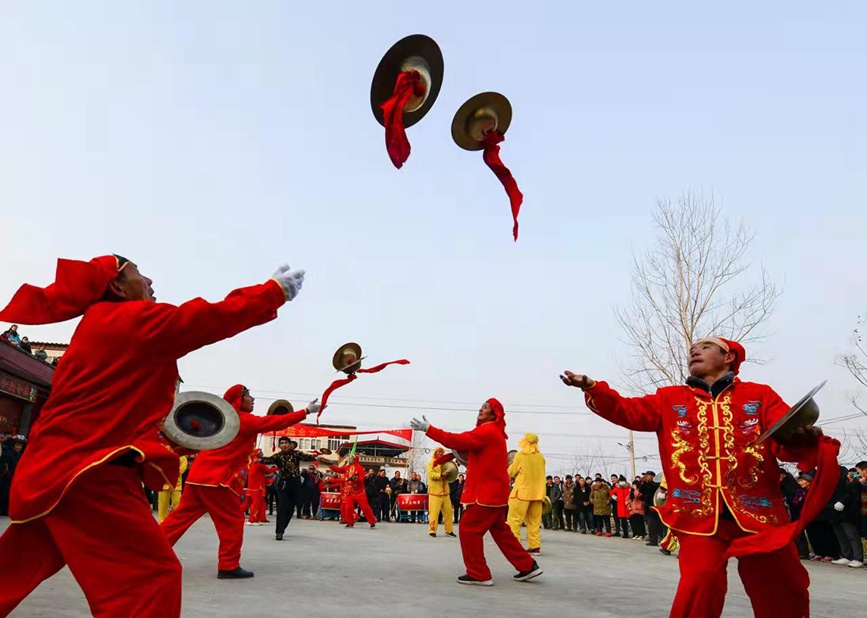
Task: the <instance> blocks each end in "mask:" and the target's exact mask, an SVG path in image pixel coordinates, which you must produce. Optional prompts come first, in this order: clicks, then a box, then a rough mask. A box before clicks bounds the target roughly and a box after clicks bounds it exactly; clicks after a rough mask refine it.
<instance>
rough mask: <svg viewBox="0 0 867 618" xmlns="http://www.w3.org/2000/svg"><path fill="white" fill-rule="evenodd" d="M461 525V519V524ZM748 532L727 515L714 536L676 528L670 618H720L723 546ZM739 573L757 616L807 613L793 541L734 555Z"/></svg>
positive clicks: (804, 616) (802, 616)
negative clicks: (675, 571) (675, 570)
mask: <svg viewBox="0 0 867 618" xmlns="http://www.w3.org/2000/svg"><path fill="white" fill-rule="evenodd" d="M462 525H463V524H462ZM745 534H746V533H745V532H743V531H741V529H740V528H738V525H737V524H736V523H734V522H733V521H730V520H728V519H720V522H719V529H718V530H717V533H716V534H715V535H713V536H696V535H694V534H685V533H682V532H678V533H677V538H678V540H679V541H680V560H679V562H680V585H679V586H678V588H677V594H676V595H675V597H674V605H673V606H672V608H671V618H719V616H721V615H722V611H723V604H724V603H725V596H726V590H727V588H728V582H727V578H726V563H727V562H728V560H727V559H726V549H727V548H728V546H729V543H731V542H732V541H733V540H734V539H736V538H738V537H741V536H743V535H745ZM738 574H739V575H740V576H741V581H742V582H743V584H744V589H745V590H746V592H747V596H749V598H750V602H751V603H752V605H753V613H754V614H755V616H756V618H779V617H782V616H785V618H808V617H809V615H810V595H809V593H808V592H807V588H808V587H809V585H810V577H809V575H808V574H807V570H806V569H805V568H804V566H803V565H802V564H801V561H800V560H799V558H798V551H797V549H796V548H795V544H794V543H791V544H790V545H788V546H786V547H785V548H783V549H781V550H779V551H775V552H771V553H767V554H753V555H751V556H743V557H741V558H739V559H738Z"/></svg>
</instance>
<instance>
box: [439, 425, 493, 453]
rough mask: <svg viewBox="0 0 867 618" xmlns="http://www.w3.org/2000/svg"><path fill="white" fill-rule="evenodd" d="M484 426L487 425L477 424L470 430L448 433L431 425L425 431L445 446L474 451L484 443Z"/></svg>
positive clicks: (485, 431)
mask: <svg viewBox="0 0 867 618" xmlns="http://www.w3.org/2000/svg"><path fill="white" fill-rule="evenodd" d="M486 427H487V425H479V426H478V427H476V428H475V429H473V430H472V431H465V432H463V433H450V432H448V431H443V430H442V429H437V428H436V427H434V426H432V425H431V426H430V427H428V429H427V432H426V433H427V436H428V437H429V438H430V439H431V440H433V441H434V442H439V443H440V444H442V445H443V446H445V447H448V448H452V449H455V450H458V451H476V450H478V449H479V448H481V446H482V445H483V444H484V443H485V434H486V433H487V429H486Z"/></svg>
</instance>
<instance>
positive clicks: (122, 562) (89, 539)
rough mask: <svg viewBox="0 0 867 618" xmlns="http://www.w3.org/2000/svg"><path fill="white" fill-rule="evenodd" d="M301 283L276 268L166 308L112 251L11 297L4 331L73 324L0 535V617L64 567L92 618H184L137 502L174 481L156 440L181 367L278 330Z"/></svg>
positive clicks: (163, 546)
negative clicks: (210, 351) (247, 335)
mask: <svg viewBox="0 0 867 618" xmlns="http://www.w3.org/2000/svg"><path fill="white" fill-rule="evenodd" d="M303 280H304V272H303V271H300V270H299V271H292V270H290V269H289V267H288V266H287V267H281V268H280V269H279V270H278V271H277V272H276V273H275V274H274V276H273V278H272V279H271V280H269V281H267V282H266V283H262V284H258V285H253V286H250V287H245V288H241V289H237V290H235V291H234V292H232V293H230V294H229V295H228V296H227V297H226V298H225V299H224V300H222V301H220V302H216V303H209V302H207V301H205V300H203V299H201V298H197V299H194V300H191V301H189V302H186V303H184V304H182V305H179V306H175V305H171V304H168V303H158V302H156V298H155V296H154V291H153V287H152V284H153V282H152V281H151V279H149V278H148V277H146V276H144V275H143V274H142V273H141V272H140V271H139V269H138V266H137V265H136V264H134V263H133V262H130V261H129V260H127V259H125V258H122V257H120V256H117V255H108V256H102V257H97V258H94V259H93V260H90V261H89V262H84V261H78V260H63V259H61V260H58V262H57V270H56V274H55V280H54V282H53V283H52V284H50V285H48V286H47V287H45V288H40V287H36V286H33V285H29V284H25V285H23V286H22V287H21V288H20V289H19V290H18V291H17V292H16V293H15V295H14V296H13V298H12V300H11V301H10V302H9V304H8V305H7V306H6V307H5V308H4V309H3V310H0V321H9V322H13V321H14V322H20V323H22V324H54V323H58V322H64V321H66V320H71V319H73V318H79V317H80V318H81V321H80V322H79V323H78V325H77V326H76V328H75V333H74V334H73V336H72V339H71V343H70V345H69V348H68V349H67V351H66V353H65V354H64V357H63V363H62V364H60V365H59V366H58V368H57V371H56V372H55V373H54V377H53V383H52V390H51V395H50V396H49V398H48V401H47V402H46V403H45V405H44V406H43V408H42V411H41V413H40V416H39V419H37V421H36V422H35V423H34V426H33V430H32V432H31V436H30V440H29V446H28V449H27V451H26V452H25V453H24V455H23V457H22V458H21V462H20V464H19V466H18V469H17V471H16V481H15V484H14V485H13V487H12V495H11V498H10V516H11V518H12V522H13V523H12V525H11V526H9V528H7V529H6V531H5V532H4V533H3V536H2V537H0V555H3V556H16V559H15V560H3V561H0V582H3V584H2V586H0V616H5V615H7V614H9V613H10V612H11V611H12V610H13V609H14V608H15V607H16V606H17V605H18V604H19V603H20V602H21V600H22V599H24V598H25V597H26V596H27V595H28V594H30V592H31V591H32V590H33V589H34V588H36V586H38V585H39V583H40V582H42V581H43V580H45V579H47V578H49V577H51V576H52V575H54V574H55V573H56V572H57V571H59V570H60V569H61V568H62V567H63V566H64V565H67V566H69V569H70V571H71V572H72V574H73V576H74V577H75V579H76V581H77V582H78V584H79V586H81V588H82V590H83V591H84V595H85V597H86V598H87V601H88V604H89V605H90V611H91V613H92V614H93V615H94V616H138V617H140V618H141V617H149V616H154V617H159V618H166V617H172V616H179V615H180V612H181V564H180V562H179V561H178V559H177V557H176V556H175V554H174V552H173V551H172V548H171V546H170V545H169V544H168V542H166V540H165V537H164V536H163V534H162V533H161V531H160V529H159V525H158V523H157V522H156V520H155V519H154V517H153V514H152V512H151V509H150V508H148V505H147V503H146V502H145V501H144V500H143V499H142V484H143V483H144V484H145V485H146V486H147V487H149V488H150V489H153V490H155V491H157V490H160V489H162V487H163V486H164V485H166V484H168V485H169V486H174V485H175V483H176V482H177V479H178V473H179V469H180V466H179V458H178V455H177V454H176V453H175V452H174V450H173V448H172V447H171V445H169V444H167V443H166V441H165V439H164V438H162V436H161V434H160V432H159V428H160V427H161V426H162V423H163V421H164V419H165V418H166V416H167V415H168V414H169V412H170V411H171V409H172V405H173V402H174V397H175V392H176V389H175V387H176V384H177V382H178V379H179V376H178V366H177V361H178V359H179V358H182V357H184V356H186V355H187V354H189V353H190V352H193V351H194V350H197V349H199V348H201V347H204V346H206V345H210V344H212V343H216V342H218V341H221V340H223V339H227V338H229V337H233V336H235V335H237V334H238V333H241V332H244V331H245V330H247V329H249V328H252V327H254V326H257V325H260V324H264V323H266V322H269V321H271V320H273V319H274V318H276V317H277V310H278V309H279V308H280V307H281V306H282V305H283V304H284V303H286V302H287V301H291V300H292V299H294V298H295V296H296V295H297V294H298V292H299V290H300V289H301V285H302V282H303ZM106 342H111V345H106ZM97 495H98V496H100V499H99V500H94V499H93V497H94V496H97ZM176 512H177V511H176Z"/></svg>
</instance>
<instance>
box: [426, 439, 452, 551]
mask: <svg viewBox="0 0 867 618" xmlns="http://www.w3.org/2000/svg"><path fill="white" fill-rule="evenodd" d="M445 452H446V451H445V449H444V448H443V447H441V446H438V447H436V448H435V449H434V452H433V454H432V455H431V458H430V461H429V462H427V499H428V513H429V514H430V524H429V528H430V534H431V535H432V536H433V535H436V533H437V528H438V527H439V523H438V522H439V518H440V511H442V514H443V523H444V524H445V529H446V534H451V535H454V519H453V518H454V509H452V499H451V490H450V489H449V483H448V481H444V480H443V467H442V466H435V465H434V461H435V460H436V458H437V457H441V456H442V455H444V454H445Z"/></svg>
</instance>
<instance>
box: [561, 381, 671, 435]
mask: <svg viewBox="0 0 867 618" xmlns="http://www.w3.org/2000/svg"><path fill="white" fill-rule="evenodd" d="M560 379H561V380H562V381H563V383H564V384H566V385H567V386H575V387H577V388H580V389H581V390H583V391H584V401H585V402H586V403H587V407H588V408H590V410H591V411H592V412H594V413H595V414H597V415H599V416H601V417H602V418H604V419H605V420H608V421H611V422H612V423H615V424H617V425H620V426H621V427H625V428H626V429H631V430H633V431H653V432H656V431H659V430H660V428H661V427H662V409H661V407H660V405H659V398H658V396H657V395H645V396H644V397H622V396H621V395H620V393H618V392H617V391H615V390H614V389H613V388H611V387H610V386H608V384H607V383H605V382H596V381H595V380H591V379H590V378H589V377H587V376H586V375H580V374H575V373H572V372H571V371H566V372H564V373H563V374H562V375H561V376H560Z"/></svg>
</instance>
